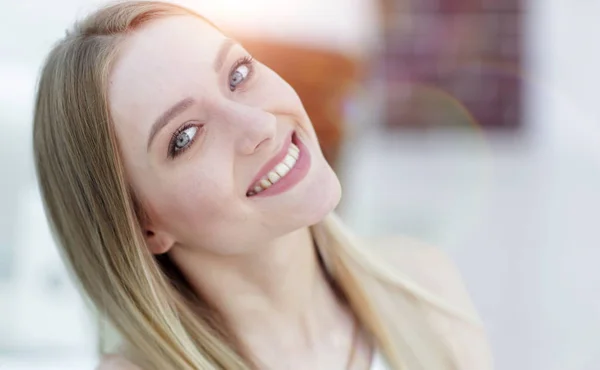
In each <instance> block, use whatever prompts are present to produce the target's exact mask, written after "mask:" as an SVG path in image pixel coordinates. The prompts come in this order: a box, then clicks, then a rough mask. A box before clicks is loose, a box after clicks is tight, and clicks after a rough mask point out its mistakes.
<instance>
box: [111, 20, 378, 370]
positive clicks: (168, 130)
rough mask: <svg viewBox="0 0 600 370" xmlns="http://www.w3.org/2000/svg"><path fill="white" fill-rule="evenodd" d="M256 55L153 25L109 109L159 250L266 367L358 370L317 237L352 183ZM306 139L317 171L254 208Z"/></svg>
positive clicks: (194, 25) (364, 350) (116, 73)
mask: <svg viewBox="0 0 600 370" xmlns="http://www.w3.org/2000/svg"><path fill="white" fill-rule="evenodd" d="M249 57H250V56H249V55H248V53H247V52H246V51H245V50H244V49H243V48H242V47H241V46H240V45H238V44H236V43H233V42H231V41H230V40H229V39H227V38H226V37H225V36H223V35H222V34H221V33H220V32H218V31H217V30H215V29H214V28H212V27H211V26H209V25H208V24H206V23H205V22H203V21H201V20H199V19H197V18H194V17H191V16H180V17H169V18H165V19H160V20H156V21H153V22H150V23H149V24H148V25H145V26H144V27H142V28H141V29H140V30H138V31H136V32H135V33H133V34H132V35H130V36H128V38H127V40H126V41H125V44H124V47H123V48H122V49H121V51H120V54H119V57H118V60H117V62H116V64H115V65H114V67H113V70H112V73H111V76H110V84H109V92H108V96H109V105H110V109H111V113H112V115H113V120H114V124H115V129H116V133H117V138H118V140H119V144H120V147H121V150H122V156H123V160H124V162H125V167H126V169H127V176H128V179H129V181H130V182H131V184H132V187H133V189H134V190H135V192H136V196H137V197H138V198H139V199H140V201H141V203H142V204H143V207H144V210H145V211H146V212H147V214H148V217H147V219H146V222H145V225H144V226H145V232H146V235H147V242H148V246H149V248H150V249H151V251H152V252H153V253H155V254H161V253H168V254H169V255H170V257H171V258H172V259H173V261H174V262H175V263H176V264H177V265H178V267H179V268H180V269H181V271H182V272H183V273H184V274H185V275H186V278H187V279H188V281H190V283H191V285H192V286H193V287H194V288H195V289H197V290H198V291H199V292H202V295H203V297H205V298H206V299H208V300H209V301H210V302H211V303H212V304H213V305H214V306H216V307H217V309H218V310H219V311H220V312H221V313H222V314H223V316H224V317H225V319H226V320H227V322H228V324H229V325H230V326H231V328H232V330H233V332H234V333H235V334H236V335H237V336H238V337H239V339H240V341H241V342H242V344H243V346H244V347H245V348H246V350H247V352H248V353H251V354H252V355H253V356H254V357H255V358H256V360H257V363H259V364H260V365H261V366H263V367H264V368H265V369H309V368H310V369H344V368H345V364H346V362H347V357H348V353H349V352H350V347H351V341H352V332H353V330H354V321H353V318H352V315H351V313H350V312H349V310H348V309H347V307H345V305H344V304H343V303H342V302H340V300H339V299H337V298H336V296H335V295H334V292H333V291H332V289H331V287H330V286H329V284H328V283H327V281H326V279H325V276H324V274H323V272H322V271H321V269H320V267H319V265H318V263H317V256H316V253H315V250H314V247H313V243H312V239H311V236H310V233H309V231H308V226H309V225H311V224H314V223H316V222H318V221H319V220H320V219H322V218H323V217H324V216H325V215H326V214H327V213H329V212H331V211H332V209H333V208H334V207H335V206H336V205H337V203H338V201H339V198H340V185H339V182H338V179H337V177H336V176H335V174H334V172H333V171H332V169H331V168H330V167H329V165H328V164H327V163H326V161H325V159H324V157H323V155H322V153H321V150H320V148H319V144H318V141H317V138H316V136H315V132H314V130H313V128H312V125H311V122H310V120H309V119H308V117H307V115H306V112H305V111H304V108H303V107H302V104H301V102H300V100H299V98H298V96H297V94H296V93H295V91H294V90H293V89H292V88H291V87H290V86H289V85H288V84H287V83H286V82H285V81H283V80H282V79H281V78H280V77H279V76H278V75H277V74H275V73H274V72H273V71H271V70H270V69H269V68H267V67H265V66H263V65H261V64H260V63H259V62H257V61H254V62H252V64H249V63H248V58H249ZM240 61H241V62H243V63H246V64H242V65H240V64H239V62H240ZM248 71H251V73H246V72H248ZM236 72H237V73H236ZM240 76H241V78H240ZM186 99H187V103H185V104H184V105H185V107H184V109H181V110H180V112H179V114H177V115H175V116H174V117H171V119H169V120H167V121H166V124H165V125H163V126H162V127H161V128H160V129H155V127H157V126H155V122H156V121H157V117H161V116H163V115H164V112H167V111H169V110H170V108H171V107H172V106H173V105H175V104H176V103H178V102H180V101H182V100H186ZM153 131H154V132H155V135H151V134H150V133H151V132H153ZM292 132H295V134H296V136H297V137H296V138H295V139H294V140H299V141H301V143H302V145H303V146H302V155H305V156H306V157H308V158H310V161H309V163H307V164H306V166H308V171H307V173H305V175H304V176H303V177H302V178H301V179H300V180H299V181H296V182H295V183H293V184H292V185H293V186H291V185H288V186H290V187H289V188H288V189H286V190H285V191H282V192H279V193H271V194H267V191H265V192H264V193H262V194H259V195H254V196H248V190H249V189H251V188H252V186H251V185H252V183H253V182H254V180H255V179H256V177H257V175H258V174H260V172H261V169H262V168H263V167H264V165H265V164H266V163H267V162H269V161H270V160H271V159H272V158H273V157H274V156H276V155H277V154H278V153H280V152H281V148H282V147H283V146H284V145H289V138H290V136H291V134H292ZM192 138H193V140H189V139H192ZM174 148H176V149H175V150H173V149H174ZM173 153H176V155H173ZM358 349H359V351H358V352H357V356H356V359H355V360H356V361H355V365H354V367H353V368H356V369H360V368H364V365H365V364H367V363H368V357H369V349H368V346H367V344H366V342H365V340H364V338H363V340H362V341H360V342H359V346H358ZM282 354H285V355H282Z"/></svg>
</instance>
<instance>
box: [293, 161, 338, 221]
mask: <svg viewBox="0 0 600 370" xmlns="http://www.w3.org/2000/svg"><path fill="white" fill-rule="evenodd" d="M322 172H323V173H322V174H321V176H319V179H318V181H315V183H314V184H313V186H311V187H310V191H308V192H307V193H306V194H305V197H304V201H303V202H302V203H303V204H302V206H301V207H302V208H303V210H304V212H305V213H306V215H307V216H308V217H307V220H306V221H307V225H314V224H316V223H318V222H320V221H321V220H323V219H324V218H325V217H326V216H327V215H328V214H329V213H331V212H332V211H333V210H335V208H336V207H337V206H338V204H339V203H340V200H341V197H342V187H341V184H340V181H339V179H338V177H337V175H336V174H335V172H333V170H332V169H331V167H329V166H327V169H325V170H324V171H322Z"/></svg>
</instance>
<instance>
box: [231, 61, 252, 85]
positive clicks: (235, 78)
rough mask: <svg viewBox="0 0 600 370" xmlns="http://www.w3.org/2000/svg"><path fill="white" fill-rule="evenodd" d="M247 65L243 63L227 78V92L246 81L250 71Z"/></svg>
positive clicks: (247, 63)
mask: <svg viewBox="0 0 600 370" xmlns="http://www.w3.org/2000/svg"><path fill="white" fill-rule="evenodd" d="M249 63H250V62H243V64H240V65H238V66H237V67H236V68H235V69H234V70H233V72H232V73H231V75H230V77H229V90H231V91H234V90H235V88H236V87H237V86H238V85H239V84H241V83H242V82H244V80H246V78H247V77H248V75H249V74H250V71H251V70H250V64H249Z"/></svg>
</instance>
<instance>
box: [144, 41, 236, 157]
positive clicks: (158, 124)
mask: <svg viewBox="0 0 600 370" xmlns="http://www.w3.org/2000/svg"><path fill="white" fill-rule="evenodd" d="M237 44H238V43H237V42H236V41H235V40H233V39H230V38H227V39H225V41H223V43H222V44H221V46H220V47H219V51H218V52H217V56H216V57H215V61H214V64H213V69H214V70H215V72H219V71H220V70H221V68H223V64H225V59H226V58H227V55H228V54H229V51H230V50H231V48H232V47H233V46H234V45H237ZM192 104H194V99H193V98H191V97H187V98H185V99H182V100H181V101H179V102H177V103H175V104H174V105H173V106H172V107H171V108H169V109H167V110H166V111H165V112H164V113H163V114H161V115H160V116H159V117H158V118H157V119H156V121H155V122H154V124H153V125H152V128H151V129H150V135H149V136H148V147H147V150H149V149H150V145H152V141H153V140H154V137H155V136H156V134H158V132H159V131H160V130H161V129H162V128H163V127H165V126H166V125H167V124H168V123H169V122H170V121H171V120H172V119H173V118H175V117H176V116H177V115H178V114H181V113H182V112H184V111H185V110H186V109H188V108H189V107H190V106H191V105H192Z"/></svg>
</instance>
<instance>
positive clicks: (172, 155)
mask: <svg viewBox="0 0 600 370" xmlns="http://www.w3.org/2000/svg"><path fill="white" fill-rule="evenodd" d="M191 127H197V129H198V131H197V132H196V134H195V135H194V137H193V138H191V139H190V142H189V143H188V145H186V146H185V147H183V148H182V149H179V150H175V145H176V143H177V136H179V134H181V133H182V132H184V131H185V130H187V129H188V128H191ZM201 128H202V125H199V124H197V123H188V124H185V125H183V126H181V127H180V128H178V129H177V130H176V131H175V132H173V134H171V141H170V142H169V151H168V156H169V158H171V159H174V158H176V157H177V156H179V155H180V154H182V153H183V152H185V151H186V150H188V149H189V148H190V147H191V146H192V144H193V143H194V141H196V137H197V136H198V135H199V134H200V129H201Z"/></svg>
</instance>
